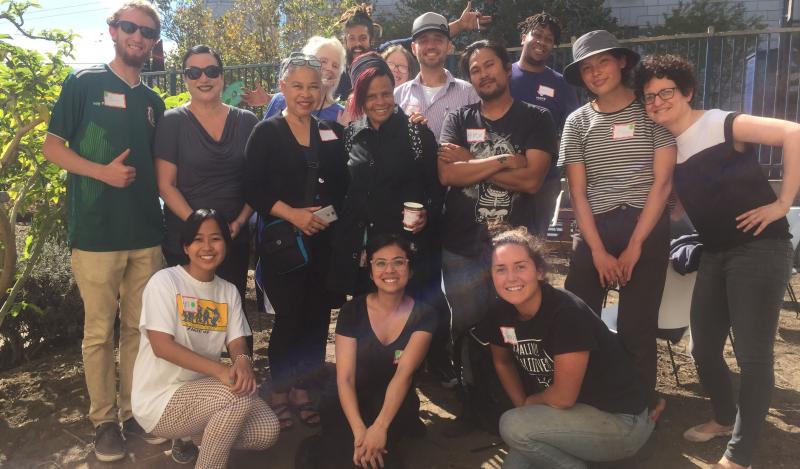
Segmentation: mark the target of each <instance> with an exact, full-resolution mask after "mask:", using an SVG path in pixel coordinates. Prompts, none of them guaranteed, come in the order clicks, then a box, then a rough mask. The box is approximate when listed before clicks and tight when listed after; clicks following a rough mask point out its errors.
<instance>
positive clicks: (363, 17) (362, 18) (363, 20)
mask: <svg viewBox="0 0 800 469" xmlns="http://www.w3.org/2000/svg"><path fill="white" fill-rule="evenodd" d="M339 23H340V24H342V25H343V26H344V29H345V30H347V29H349V28H353V27H356V26H365V27H366V28H367V31H368V33H369V39H370V41H372V39H374V38H375V37H380V35H381V32H382V29H381V25H379V24H378V23H376V22H374V21H372V5H370V4H368V3H361V4H359V5H355V6H352V7H350V8H348V9H347V10H345V11H344V13H342V16H340V17H339ZM376 33H377V36H376Z"/></svg>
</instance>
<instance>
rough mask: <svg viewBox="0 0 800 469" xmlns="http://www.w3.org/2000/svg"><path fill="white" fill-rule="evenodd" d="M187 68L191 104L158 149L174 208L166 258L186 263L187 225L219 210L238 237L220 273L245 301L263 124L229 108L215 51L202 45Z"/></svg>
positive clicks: (170, 117)
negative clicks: (252, 162)
mask: <svg viewBox="0 0 800 469" xmlns="http://www.w3.org/2000/svg"><path fill="white" fill-rule="evenodd" d="M181 63H182V66H183V78H184V82H185V83H186V88H187V90H189V95H190V96H191V101H190V102H189V103H188V104H186V105H184V106H180V107H178V108H175V109H170V110H169V111H167V112H166V113H165V114H164V118H163V119H161V120H160V121H159V123H158V128H157V129H156V138H155V146H154V154H155V156H156V160H155V167H156V177H157V181H158V189H159V193H160V195H161V198H162V199H163V200H164V203H165V205H166V207H165V209H164V215H165V218H166V225H167V232H166V235H165V238H164V245H163V249H164V257H165V258H166V260H167V264H168V265H170V266H172V265H178V264H181V263H183V262H184V260H185V257H184V252H183V249H182V248H181V245H180V242H179V237H180V236H179V233H180V226H181V224H182V222H183V220H186V218H187V217H188V216H189V215H190V214H191V213H192V212H193V211H194V210H195V209H197V208H201V207H205V208H213V209H215V210H216V211H217V212H218V213H219V214H220V215H221V216H222V217H223V218H225V221H226V222H227V223H228V229H229V230H230V232H231V238H232V241H231V245H230V247H229V249H228V255H227V256H226V257H225V261H224V262H223V263H222V264H221V265H220V267H219V268H218V269H217V275H219V276H220V277H222V278H224V279H225V280H227V281H229V282H231V283H233V284H234V285H236V288H237V290H239V294H240V295H241V296H242V300H244V295H245V287H246V284H247V268H248V264H249V253H250V236H249V233H248V227H247V220H248V218H249V217H250V214H251V213H253V210H252V209H251V208H250V206H249V205H247V203H245V198H244V185H243V180H244V173H245V155H244V149H245V145H246V144H247V139H248V137H249V136H250V132H252V130H253V127H254V126H255V125H256V123H257V122H258V118H257V117H256V116H255V115H254V114H253V113H252V112H250V111H246V110H244V109H239V108H235V107H232V106H228V105H227V104H225V103H223V102H222V99H221V96H222V91H223V89H224V87H225V81H224V79H223V76H222V59H221V58H220V56H219V54H218V53H217V52H216V51H215V50H213V49H211V48H210V47H208V46H206V45H197V46H194V47H192V48H191V49H189V50H188V51H187V52H186V54H184V56H183V60H182V62H181Z"/></svg>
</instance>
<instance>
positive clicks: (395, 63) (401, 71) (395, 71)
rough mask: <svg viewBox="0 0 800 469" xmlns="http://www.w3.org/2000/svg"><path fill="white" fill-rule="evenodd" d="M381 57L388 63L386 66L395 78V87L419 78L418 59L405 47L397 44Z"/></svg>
mask: <svg viewBox="0 0 800 469" xmlns="http://www.w3.org/2000/svg"><path fill="white" fill-rule="evenodd" d="M381 57H383V60H385V61H386V65H388V66H389V69H390V70H391V71H392V76H394V87H395V88H397V87H398V86H400V85H402V84H403V83H405V82H407V81H408V80H410V79H412V78H414V77H415V76H417V73H419V65H418V64H417V59H416V58H415V57H414V56H413V55H411V52H409V51H408V49H406V48H405V47H403V46H402V45H400V44H396V45H394V46H392V47H390V48H388V49H386V50H385V51H383V53H381Z"/></svg>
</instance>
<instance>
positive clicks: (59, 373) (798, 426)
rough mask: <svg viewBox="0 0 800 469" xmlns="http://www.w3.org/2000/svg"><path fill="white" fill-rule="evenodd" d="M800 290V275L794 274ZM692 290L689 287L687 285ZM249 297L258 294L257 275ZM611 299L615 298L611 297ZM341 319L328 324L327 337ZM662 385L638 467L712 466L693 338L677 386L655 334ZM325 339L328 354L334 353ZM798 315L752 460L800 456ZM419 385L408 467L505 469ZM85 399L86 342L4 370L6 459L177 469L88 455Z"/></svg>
mask: <svg viewBox="0 0 800 469" xmlns="http://www.w3.org/2000/svg"><path fill="white" fill-rule="evenodd" d="M551 260H552V262H553V264H554V268H553V271H552V273H551V274H550V280H551V283H553V284H554V285H556V286H561V285H563V281H564V274H565V273H566V260H565V258H564V257H563V256H562V255H557V254H556V255H553V256H552V259H551ZM792 284H793V285H794V288H795V291H798V292H800V279H799V278H798V277H797V276H795V278H793V279H792ZM687 294H689V293H688V292H687ZM249 295H253V296H254V290H253V288H252V283H251V285H250V288H249ZM611 301H613V299H612V300H611ZM247 309H248V311H251V312H254V311H256V306H255V302H254V298H252V297H251V298H248V301H247ZM249 316H250V319H251V325H252V326H253V329H254V330H256V331H257V332H256V340H255V344H256V366H257V370H258V372H259V374H261V375H262V376H263V375H264V374H266V367H267V360H266V345H267V342H268V340H269V331H270V329H271V326H272V318H271V316H268V315H265V314H263V313H250V314H249ZM334 324H335V321H332V324H331V340H332V334H333V328H334ZM658 347H659V368H658V370H659V371H658V373H659V376H658V381H659V391H661V393H662V394H663V395H664V397H665V398H666V400H667V408H666V411H665V412H664V414H663V415H662V417H661V420H660V422H659V425H658V428H657V431H656V432H655V433H654V435H653V437H652V438H651V440H650V442H648V444H647V445H646V446H645V447H644V448H643V450H642V451H641V453H640V459H641V460H642V462H641V465H640V467H642V468H657V469H679V468H680V469H682V468H692V467H699V468H706V467H709V465H710V464H711V463H713V462H715V461H716V460H717V459H718V458H719V456H720V455H721V454H722V452H723V451H724V448H725V443H726V442H725V441H724V440H723V439H717V440H714V441H711V442H708V443H705V444H695V443H690V442H687V441H685V440H684V439H683V438H682V437H681V434H682V433H683V431H684V430H686V429H687V428H688V427H690V426H692V425H696V424H698V423H700V422H702V421H704V420H706V419H708V418H709V417H710V415H711V409H710V404H709V402H708V400H707V399H706V398H705V397H704V396H703V391H702V389H701V387H700V385H699V383H698V380H697V374H696V372H695V368H694V365H693V364H692V362H691V357H690V356H689V354H688V337H684V338H683V340H681V342H679V343H678V344H677V345H674V346H673V351H674V352H675V353H676V357H675V360H676V362H677V364H678V366H679V368H678V372H677V374H678V378H679V380H680V384H677V383H676V381H675V377H674V376H673V373H672V367H671V364H670V360H669V354H668V351H667V347H666V343H665V342H664V341H659V344H658ZM332 352H333V350H332V343H329V345H328V361H329V362H332V361H333V360H332V358H333V353H332ZM798 355H800V320H799V319H797V317H796V313H795V309H794V305H792V304H790V303H788V302H787V303H785V304H784V309H783V310H782V311H781V318H780V325H779V329H778V334H777V337H776V343H775V358H776V362H775V391H774V393H773V398H772V406H771V408H770V411H769V416H768V418H767V423H766V425H765V427H764V433H763V437H762V441H761V447H760V450H759V452H758V456H757V458H756V460H755V462H754V467H756V468H770V469H782V468H785V469H789V468H796V467H798V462H797V461H798V460H800V445H798V444H797V442H798V441H800V440H799V439H798V438H800V392H798V390H799V389H800V369H799V368H800V357H799V356H798ZM725 358H726V360H727V362H728V364H729V365H730V366H731V369H732V371H733V373H734V379H735V380H738V368H737V367H736V361H735V359H734V356H733V351H732V349H731V347H730V344H728V345H727V346H726V350H725ZM418 393H419V395H420V398H421V401H422V417H423V420H425V423H426V424H427V429H428V432H427V436H426V437H425V438H422V439H415V440H410V441H407V442H404V443H403V445H402V447H401V448H400V451H403V453H404V454H405V461H406V464H407V467H409V468H412V467H413V468H430V469H445V468H448V469H461V468H465V469H466V468H499V467H500V466H501V464H502V457H503V454H504V452H505V450H504V448H503V446H502V441H501V440H500V439H499V437H497V436H494V435H490V434H488V433H485V432H482V431H473V432H472V433H470V434H468V435H466V436H463V437H460V438H453V439H448V438H445V437H444V436H443V435H442V433H441V432H442V428H443V427H444V426H445V425H446V424H447V422H449V421H450V420H451V419H452V418H454V414H455V413H456V412H457V409H458V407H459V405H458V400H457V398H456V395H455V393H454V392H453V391H448V390H445V389H443V388H441V387H440V386H439V385H438V384H437V383H436V382H435V380H434V379H433V378H432V377H430V376H428V375H426V374H424V373H423V374H422V375H421V376H420V380H419V389H418ZM88 407H89V403H88V399H87V397H86V389H85V384H84V378H83V366H82V361H81V354H80V347H79V345H77V344H76V345H74V346H72V347H68V348H65V349H64V350H62V351H61V352H59V353H56V354H53V355H52V356H50V357H47V358H41V359H38V360H36V361H34V362H31V363H28V364H26V365H24V366H21V367H19V368H16V369H14V370H10V371H7V372H4V373H0V466H3V467H13V468H32V469H49V468H67V467H69V468H72V467H75V468H78V467H80V468H100V467H116V468H119V469H123V468H124V469H128V468H158V469H167V468H179V467H184V466H180V465H179V464H176V463H174V462H173V461H172V459H171V458H170V457H169V454H168V452H169V444H164V445H158V446H150V445H147V444H146V443H144V442H143V441H138V440H132V441H129V442H128V451H129V456H128V458H126V459H125V460H123V461H120V462H118V463H101V462H98V461H97V460H96V459H95V457H94V454H93V453H92V445H91V443H92V438H93V431H92V428H91V425H90V424H89V421H88V420H87V418H86V412H87V410H88ZM314 431H315V430H311V429H308V428H306V427H304V426H303V425H302V424H300V422H299V421H297V422H295V428H294V430H292V431H290V432H286V433H284V434H282V435H281V438H280V441H279V442H278V444H277V445H276V446H275V447H273V448H270V449H269V450H266V451H260V452H245V451H235V452H234V453H233V454H232V456H231V460H230V464H229V466H230V467H236V468H243V469H247V468H262V467H265V466H267V465H268V466H269V467H270V468H274V469H289V468H292V467H293V466H294V464H293V461H294V453H295V450H296V448H297V445H298V444H299V442H300V441H301V440H302V439H303V438H304V437H305V436H308V435H311V434H312V433H313V432H314Z"/></svg>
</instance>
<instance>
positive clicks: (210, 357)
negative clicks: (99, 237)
mask: <svg viewBox="0 0 800 469" xmlns="http://www.w3.org/2000/svg"><path fill="white" fill-rule="evenodd" d="M179 238H180V241H179V242H180V245H181V249H183V252H184V254H185V255H186V259H187V260H186V261H185V262H182V263H181V265H178V266H174V267H168V268H166V269H163V270H161V271H159V272H157V273H156V274H155V275H153V277H151V278H150V281H149V282H147V286H146V287H145V289H144V293H143V294H142V315H141V320H140V323H139V330H140V331H141V340H140V343H139V354H138V356H137V357H136V365H135V366H134V368H133V390H132V393H131V405H132V407H133V414H134V416H135V417H136V420H137V421H138V422H139V423H140V424H141V425H142V427H143V428H146V429H147V431H148V432H151V433H152V434H154V435H159V436H162V437H166V438H175V439H176V441H182V440H180V438H187V439H188V438H194V439H197V440H198V442H200V441H199V440H200V439H202V444H201V449H200V451H199V455H198V459H197V464H196V465H195V467H196V468H204V469H210V468H224V467H226V464H227V460H228V455H229V454H230V450H231V449H232V448H240V449H254V450H263V449H266V448H269V447H270V446H272V445H273V444H275V442H276V441H277V440H278V435H279V434H280V430H279V428H278V419H277V418H276V417H275V414H274V413H273V412H272V410H270V408H269V407H268V406H267V404H266V403H264V401H263V400H261V399H260V398H259V397H258V396H257V395H255V392H256V379H255V375H254V374H253V357H252V354H251V352H250V350H249V349H248V346H247V340H246V337H247V336H248V335H249V334H250V328H249V327H248V326H247V320H246V319H245V317H244V311H243V310H242V301H241V298H240V296H239V293H238V292H237V291H236V287H235V286H234V285H232V284H231V283H230V282H226V281H225V280H223V279H221V278H220V277H219V276H217V275H216V274H215V271H216V269H217V268H218V267H219V266H220V265H221V264H222V262H223V261H224V259H225V255H226V251H227V247H228V246H229V245H230V242H231V237H230V231H229V230H228V222H227V220H226V219H225V218H224V217H222V215H221V214H219V213H217V212H216V211H215V210H213V209H198V210H195V211H193V212H192V213H191V214H189V216H188V217H187V219H186V221H185V222H184V223H183V224H182V225H181V230H180V236H179ZM223 349H225V350H227V352H228V356H229V357H230V359H231V364H227V363H223V362H221V361H220V355H221V353H222V350H223ZM191 447H192V448H193V449H194V454H196V453H197V449H196V447H194V446H191ZM177 448H178V449H179V450H182V451H183V453H182V454H184V453H186V451H185V447H184V446H183V445H180V446H178V447H177ZM174 450H175V448H173V451H174ZM173 458H174V459H175V460H176V461H177V462H181V463H184V464H185V463H189V462H191V459H186V460H182V459H179V458H176V455H175V454H173Z"/></svg>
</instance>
